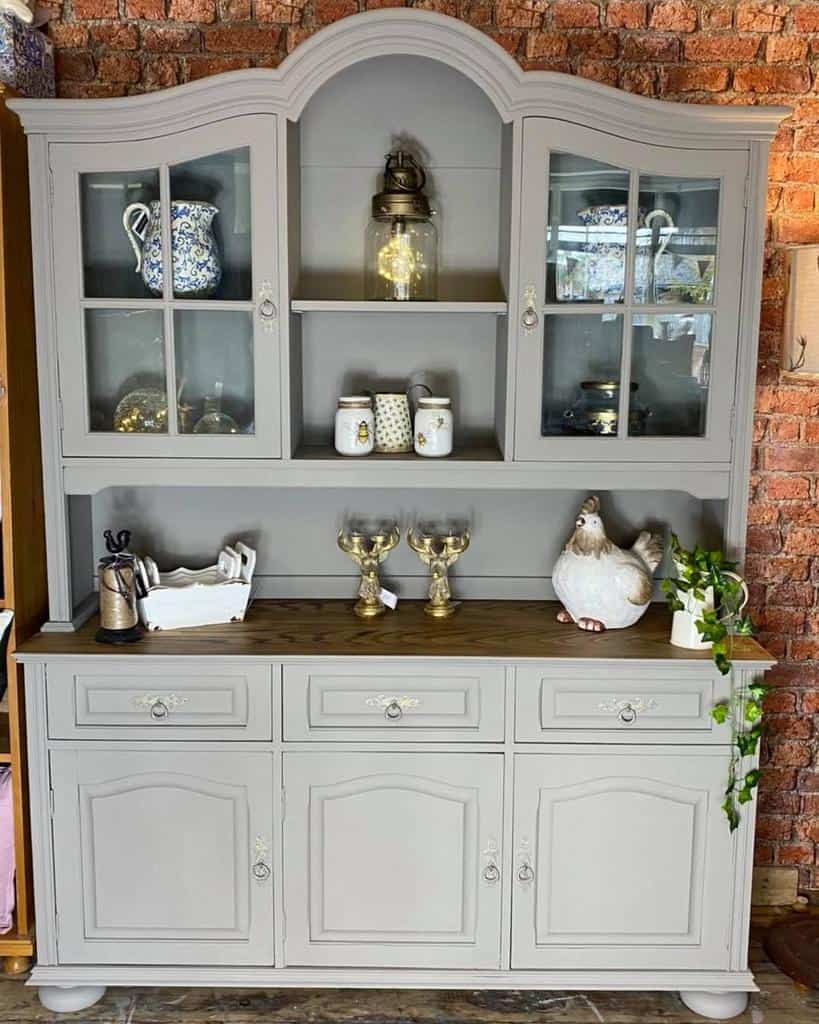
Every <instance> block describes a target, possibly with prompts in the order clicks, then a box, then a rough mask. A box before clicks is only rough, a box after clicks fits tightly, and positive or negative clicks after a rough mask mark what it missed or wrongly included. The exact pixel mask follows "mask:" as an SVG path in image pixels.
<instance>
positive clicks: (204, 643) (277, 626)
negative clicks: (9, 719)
mask: <svg viewBox="0 0 819 1024" xmlns="http://www.w3.org/2000/svg"><path fill="white" fill-rule="evenodd" d="M352 606H353V602H352V601H255V602H254V603H253V604H252V605H251V607H250V610H249V611H248V614H247V617H246V619H245V621H244V622H233V623H226V624H224V625H220V626H200V627H197V628H194V629H176V630H167V631H163V632H158V633H146V634H145V636H144V637H143V639H141V640H140V641H138V642H137V643H133V644H124V645H122V646H119V647H118V646H109V645H105V644H98V643H96V642H95V640H94V634H95V632H96V630H97V625H98V622H97V619H96V617H95V618H93V619H91V620H90V621H89V622H87V623H86V624H85V625H84V626H83V627H82V628H81V629H79V630H78V631H77V632H76V633H38V634H37V636H34V637H32V638H31V639H30V640H28V641H27V642H26V643H24V644H23V645H22V647H21V648H20V649H19V650H18V652H17V653H18V655H20V654H21V655H22V660H32V661H38V660H44V659H48V658H51V657H59V656H83V657H86V656H89V655H117V656H119V655H122V656H123V657H134V656H138V655H151V656H154V657H166V656H173V657H176V656H179V657H200V656H210V657H256V658H268V659H277V658H295V657H326V656H330V655H332V656H347V657H350V656H365V657H385V658H392V657H432V658H440V657H447V658H500V659H504V660H507V661H517V660H520V659H525V658H603V659H612V660H621V659H635V660H655V659H658V660H659V659H663V660H668V661H686V662H699V661H702V662H707V661H709V660H710V653H709V652H708V651H688V650H684V649H681V648H678V647H672V646H671V644H670V643H669V642H668V637H669V634H670V631H671V615H670V613H669V611H668V609H667V608H666V606H665V605H664V604H661V603H658V604H654V605H652V606H651V607H650V608H649V609H648V611H647V612H646V614H645V615H644V616H643V618H642V619H641V620H640V621H639V622H638V623H637V625H636V626H632V627H631V629H619V630H618V629H615V630H610V631H608V632H605V633H586V632H583V631H582V630H579V629H577V628H576V627H575V626H572V625H564V624H563V623H559V622H557V621H556V619H555V614H556V612H557V609H558V608H559V605H558V604H557V603H556V602H554V601H465V602H464V603H463V604H461V606H460V607H459V608H458V611H457V612H456V613H455V615H453V616H452V617H451V618H449V619H442V620H438V619H431V618H430V617H429V616H428V615H425V614H424V611H423V602H421V601H402V602H401V603H400V604H399V606H398V610H397V611H395V612H386V613H385V614H384V615H382V616H381V617H380V618H378V619H374V620H371V621H366V622H364V621H361V620H360V619H357V618H356V617H355V615H354V614H353V610H352ZM733 659H734V661H737V662H740V661H742V662H755V663H758V664H765V665H770V664H773V659H772V658H771V657H770V655H769V654H768V653H767V652H766V651H765V650H764V649H763V648H762V647H760V646H759V644H758V643H756V641H755V640H752V639H748V638H744V637H743V638H738V639H737V640H736V643H735V648H734V653H733Z"/></svg>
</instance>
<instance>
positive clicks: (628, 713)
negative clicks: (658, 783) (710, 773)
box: [515, 663, 729, 743]
mask: <svg viewBox="0 0 819 1024" xmlns="http://www.w3.org/2000/svg"><path fill="white" fill-rule="evenodd" d="M728 691H729V683H728V681H727V680H725V679H724V678H723V677H722V676H720V675H719V673H718V672H717V671H716V670H711V669H710V668H709V667H708V666H703V668H701V669H700V668H695V669H685V668H681V669H674V670H673V671H672V670H669V669H668V668H656V669H655V668H652V667H649V668H644V667H641V666H640V667H636V668H632V669H629V668H627V667H625V666H614V667H613V666H609V665H600V666H599V667H597V668H595V667H594V666H592V667H590V666H589V665H588V663H578V664H577V665H576V666H573V667H572V668H568V667H562V666H549V667H544V668H537V667H529V666H526V667H521V668H518V670H517V685H516V691H515V738H516V739H517V740H518V741H519V742H522V743H527V742H538V741H540V742H542V741H544V740H547V739H551V740H554V739H555V738H556V736H555V734H556V733H560V734H561V736H562V737H563V738H572V737H571V736H570V735H569V734H571V733H579V734H581V735H582V733H584V732H588V731H595V732H597V733H606V734H607V735H606V737H605V738H606V739H607V740H608V739H614V740H615V741H617V740H618V739H622V740H623V741H625V742H627V741H628V737H629V736H630V735H633V734H634V733H635V732H640V733H645V732H649V733H660V735H659V736H657V737H654V738H655V739H659V740H660V741H662V738H663V737H662V733H668V734H673V735H672V736H671V737H670V738H673V739H674V741H675V742H679V739H680V736H681V734H686V733H688V734H690V735H691V736H692V737H695V738H696V741H697V742H698V743H702V742H705V743H707V742H710V741H711V740H712V739H713V742H715V743H720V742H722V743H727V742H729V736H728V734H727V733H726V732H725V730H720V729H719V728H717V727H715V724H714V722H713V720H712V718H711V714H710V712H711V708H712V707H713V706H714V704H715V703H717V702H718V701H720V700H723V699H724V698H725V697H726V696H727V695H728ZM609 734H610V735H609Z"/></svg>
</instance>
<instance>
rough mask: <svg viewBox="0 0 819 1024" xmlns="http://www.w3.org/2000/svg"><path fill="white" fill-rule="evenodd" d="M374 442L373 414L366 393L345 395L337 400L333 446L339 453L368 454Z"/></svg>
mask: <svg viewBox="0 0 819 1024" xmlns="http://www.w3.org/2000/svg"><path fill="white" fill-rule="evenodd" d="M374 443H375V416H374V415H373V403H372V399H371V398H369V396H367V395H347V396H344V397H342V398H339V400H338V409H337V411H336V429H335V447H336V451H337V452H338V454H339V455H369V454H370V452H371V451H372V450H373V445H374Z"/></svg>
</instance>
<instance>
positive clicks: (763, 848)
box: [754, 839, 774, 864]
mask: <svg viewBox="0 0 819 1024" xmlns="http://www.w3.org/2000/svg"><path fill="white" fill-rule="evenodd" d="M773 855H774V846H773V843H763V842H762V841H761V840H760V839H755V840H754V864H773Z"/></svg>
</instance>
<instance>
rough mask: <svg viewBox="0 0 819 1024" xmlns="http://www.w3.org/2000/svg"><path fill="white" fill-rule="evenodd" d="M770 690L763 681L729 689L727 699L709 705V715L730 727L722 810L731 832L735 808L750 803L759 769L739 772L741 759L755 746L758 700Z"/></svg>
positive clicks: (759, 733)
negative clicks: (729, 753) (728, 761)
mask: <svg viewBox="0 0 819 1024" xmlns="http://www.w3.org/2000/svg"><path fill="white" fill-rule="evenodd" d="M769 690H770V687H769V686H765V685H764V684H763V683H759V682H753V683H751V684H750V686H746V687H741V688H739V689H736V688H735V689H732V690H731V696H730V697H729V698H728V700H726V701H723V702H722V703H720V704H716V705H715V706H714V707H713V708H711V717H712V718H713V719H714V721H715V722H718V723H719V724H720V725H728V726H729V727H730V729H731V763H730V765H729V767H728V784H727V786H726V788H725V800H724V801H723V803H722V809H723V811H724V812H725V817H726V818H727V819H728V824H729V826H730V828H731V831H732V832H733V831H734V830H735V829H736V828H737V826H738V825H739V819H740V814H739V808H740V807H741V806H742V805H743V804H747V803H750V801H751V799H752V798H753V795H754V790H755V789H756V787H757V784H758V783H759V769H758V768H752V769H751V770H750V771H748V772H746V773H745V774H744V775H743V774H742V773H741V770H740V769H741V765H742V759H743V758H744V757H752V756H753V755H754V754H755V753H756V751H757V748H758V747H759V740H760V738H761V737H762V732H763V729H764V723H763V720H762V715H763V709H762V702H763V701H764V700H765V697H766V695H767V694H768V692H769Z"/></svg>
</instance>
